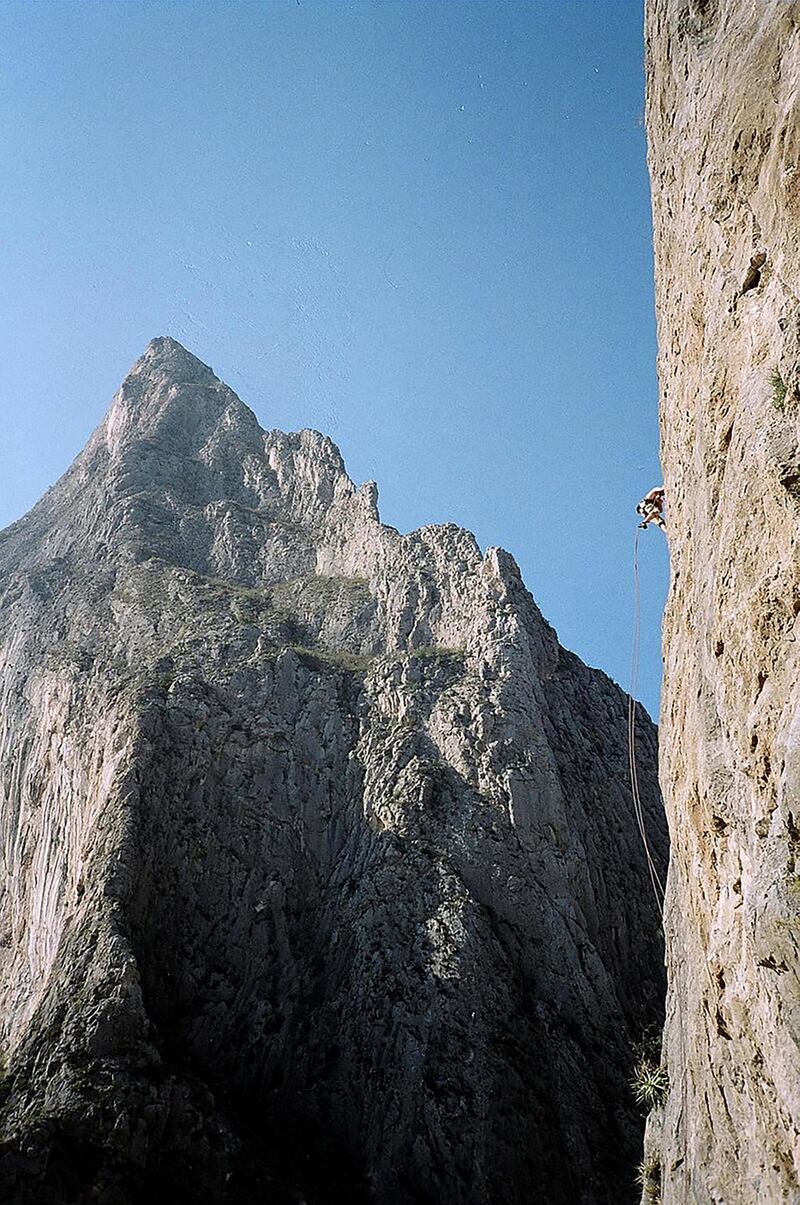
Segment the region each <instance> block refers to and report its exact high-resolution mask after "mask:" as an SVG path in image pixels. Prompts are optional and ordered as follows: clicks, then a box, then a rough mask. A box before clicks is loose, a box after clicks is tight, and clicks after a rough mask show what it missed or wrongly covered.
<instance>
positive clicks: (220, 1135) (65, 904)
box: [0, 301, 780, 1205]
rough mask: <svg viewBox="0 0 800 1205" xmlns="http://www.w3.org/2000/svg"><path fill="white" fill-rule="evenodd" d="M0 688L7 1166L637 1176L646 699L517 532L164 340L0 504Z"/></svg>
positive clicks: (487, 1194) (41, 1185)
mask: <svg viewBox="0 0 800 1205" xmlns="http://www.w3.org/2000/svg"><path fill="white" fill-rule="evenodd" d="M748 304H751V302H750V301H748ZM722 636H723V637H724V638H725V640H726V641H727V640H728V637H727V635H726V634H725V633H723V634H722ZM734 647H735V645H734ZM710 655H711V654H709V656H710ZM726 655H731V654H730V653H727V654H726ZM0 690H1V691H2V710H1V711H0V745H1V747H2V758H0V775H1V777H0V849H1V850H2V859H3V861H2V868H1V873H2V886H3V892H2V911H1V912H0V996H1V997H2V1007H0V1021H1V1023H2V1031H1V1035H0V1036H1V1037H2V1051H3V1063H2V1082H1V1084H0V1090H1V1095H0V1199H2V1200H3V1201H4V1202H9V1203H11V1202H14V1203H19V1205H67V1203H70V1205H71V1203H76V1202H78V1203H82V1202H89V1201H91V1202H103V1203H108V1205H127V1203H133V1202H140V1201H145V1200H150V1199H169V1200H171V1201H174V1202H192V1203H193V1205H196V1203H202V1202H208V1203H209V1205H211V1203H213V1205H217V1203H226V1202H259V1203H261V1202H268V1203H274V1205H283V1203H284V1202H286V1203H289V1202H295V1203H296V1205H299V1203H300V1202H307V1203H308V1205H335V1203H337V1202H342V1203H344V1202H347V1203H348V1205H357V1203H358V1202H367V1201H371V1202H379V1203H381V1205H406V1203H412V1202H413V1203H420V1205H422V1203H425V1202H430V1203H434V1202H435V1203H436V1205H468V1203H474V1205H487V1203H491V1205H512V1203H513V1205H517V1203H518V1205H523V1203H524V1205H531V1203H532V1202H534V1201H537V1202H538V1201H541V1202H552V1203H555V1205H558V1203H561V1202H563V1203H564V1205H567V1203H569V1205H576V1203H579V1202H587V1203H594V1202H598V1203H608V1205H620V1203H621V1202H624V1201H627V1200H632V1199H635V1195H636V1189H635V1186H634V1175H635V1166H636V1164H637V1163H638V1161H639V1159H640V1149H639V1148H640V1142H641V1121H640V1119H639V1117H638V1114H637V1111H636V1107H635V1103H634V1101H633V1098H632V1094H631V1090H630V1084H629V1081H630V1077H631V1070H632V1062H633V1056H632V1047H633V1046H634V1045H635V1044H636V1042H637V1041H639V1039H640V1038H641V1036H642V1034H643V1033H644V1032H645V1031H646V1030H647V1028H648V1026H650V1025H652V1023H653V1022H658V1021H659V1020H660V1009H661V999H662V990H663V985H662V963H663V957H662V947H661V939H660V917H659V915H658V909H657V907H656V904H655V901H654V900H653V898H652V895H651V893H650V885H649V878H648V872H647V868H646V864H645V859H644V855H643V850H642V845H641V840H640V836H639V833H638V831H637V827H636V823H635V820H634V815H633V809H632V804H631V798H630V792H629V788H628V770H627V746H626V698H625V696H624V694H623V693H622V692H621V691H620V689H619V688H618V687H617V686H615V685H614V684H613V683H612V682H611V681H609V679H608V678H606V677H605V676H604V675H603V674H602V673H600V672H598V671H596V670H591V669H588V668H587V667H586V666H585V665H583V664H582V663H581V662H580V661H579V660H578V659H577V658H576V657H575V656H573V655H572V654H570V653H568V652H566V651H565V650H564V649H562V648H561V647H560V646H559V644H558V641H557V639H556V636H555V633H554V632H553V630H552V628H550V627H549V626H548V624H547V623H546V622H545V621H544V619H543V618H542V616H541V614H540V613H539V611H538V609H537V607H536V605H535V604H534V602H533V599H532V598H531V595H530V594H529V593H528V591H527V590H526V589H525V586H524V585H523V583H522V581H521V578H520V574H519V571H518V569H517V566H516V565H515V563H514V560H513V559H512V557H511V556H510V555H509V554H508V553H506V552H503V551H501V550H499V549H497V548H490V549H489V550H488V551H487V552H486V553H485V555H484V554H482V553H481V551H480V549H479V548H478V545H477V544H476V541H475V539H474V538H473V537H472V536H471V535H470V534H469V533H467V532H465V531H463V530H461V529H459V528H457V527H455V526H452V525H449V524H444V525H435V526H430V527H423V528H421V529H420V530H418V531H415V532H412V533H410V534H409V535H401V534H399V533H398V532H397V531H396V530H394V529H393V528H391V527H388V526H385V525H383V524H382V523H381V522H380V519H379V516H378V509H377V491H376V487H375V485H374V484H373V483H372V482H368V483H366V484H365V485H363V486H361V487H360V488H356V487H355V486H354V485H353V483H352V482H351V481H350V479H349V478H348V476H347V473H346V471H345V468H344V465H343V463H342V459H341V457H340V455H339V452H338V451H337V449H336V447H335V446H334V445H333V444H332V443H331V441H330V440H329V439H327V438H326V437H324V436H323V435H320V434H318V433H316V432H314V431H301V432H300V433H299V434H291V435H287V434H284V433H282V432H279V431H268V432H265V431H263V430H261V428H260V427H259V424H258V422H257V421H256V418H255V416H254V415H253V413H252V412H251V411H250V410H249V409H248V408H247V407H246V406H245V405H244V404H243V403H242V402H241V401H239V399H238V398H237V397H236V395H235V394H234V393H232V391H231V390H230V389H228V388H227V387H226V386H225V385H224V384H222V383H221V382H220V381H219V380H218V379H217V378H216V377H215V376H214V374H213V372H212V371H211V369H209V368H208V367H206V366H205V365H204V364H201V363H200V361H199V360H197V359H195V357H194V356H192V355H190V354H189V353H188V352H187V351H186V350H185V349H184V348H182V347H181V346H180V344H178V343H176V342H175V341H174V340H172V339H169V338H160V339H155V340H154V341H153V342H152V343H151V344H150V345H149V347H148V348H147V350H146V352H145V354H144V355H143V356H142V358H141V359H140V360H139V361H138V362H137V363H136V365H135V366H134V368H133V370H132V371H131V373H130V375H129V376H128V377H127V379H126V380H125V382H124V384H123V385H122V387H121V389H120V390H119V392H118V394H117V396H116V397H115V399H114V401H113V404H112V406H111V409H110V411H109V413H108V414H107V416H106V418H105V419H104V421H103V422H102V423H101V425H100V426H99V427H98V429H97V430H96V432H95V433H94V435H93V436H92V438H91V440H90V441H89V443H88V445H87V446H86V448H85V449H84V451H83V452H82V453H81V454H80V455H79V456H78V458H77V460H76V461H75V462H74V464H73V465H72V467H71V468H70V469H69V470H68V472H67V473H66V474H65V475H64V476H63V477H62V478H61V480H60V481H59V482H58V483H57V484H56V485H55V486H54V487H53V488H52V489H50V490H49V491H48V493H46V494H45V495H44V497H43V498H42V499H41V501H40V502H39V503H38V504H37V505H36V506H35V507H34V508H33V510H31V511H30V513H29V514H28V515H26V516H25V517H24V518H23V519H22V520H20V521H19V522H18V523H15V524H14V525H13V526H12V527H10V528H8V529H7V530H6V531H5V532H3V533H2V534H0ZM637 732H638V741H637V748H636V754H637V761H638V767H639V778H640V783H641V788H642V794H643V798H644V804H645V809H646V814H647V822H648V826H649V830H650V839H651V843H652V845H653V847H654V849H655V851H656V856H657V859H658V861H659V863H660V865H661V867H662V869H663V863H664V858H665V853H666V834H665V825H664V819H663V813H662V810H661V803H660V797H659V793H658V787H657V782H656V769H655V763H656V738H655V730H654V728H653V727H652V725H651V724H650V723H649V721H648V720H647V718H646V716H645V715H644V713H643V712H642V711H641V710H639V712H638V722H637ZM752 756H753V758H754V759H757V758H758V757H759V756H760V751H759V750H756V751H754V752H753V754H752ZM720 772H721V771H720ZM723 819H725V817H723ZM771 949H772V947H770V950H771ZM764 950H765V955H764V956H765V958H766V957H767V953H768V952H767V947H766V946H764ZM759 974H763V975H764V976H778V975H779V974H780V971H779V969H778V968H772V969H769V968H768V969H765V970H763V971H759ZM698 979H699V976H698ZM776 981H777V980H776ZM700 986H701V985H700V983H699V982H698V989H699V987H700ZM720 990H721V991H722V990H730V989H723V988H720ZM721 1007H722V1009H723V1010H724V1011H723V1017H724V1024H725V1025H730V1026H731V1027H735V1023H736V1022H735V1014H733V1013H732V1011H731V1009H730V1007H729V1006H727V1005H726V1004H725V1003H724V1002H723V1004H722V1005H721Z"/></svg>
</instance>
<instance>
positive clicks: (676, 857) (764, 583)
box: [646, 0, 800, 1205]
mask: <svg viewBox="0 0 800 1205" xmlns="http://www.w3.org/2000/svg"><path fill="white" fill-rule="evenodd" d="M646 34H647V90H648V97H647V121H648V134H649V142H650V171H651V178H652V190H653V213H654V238H655V258H656V302H657V313H658V327H659V348H660V351H659V373H660V380H661V431H662V458H663V464H664V471H665V481H666V487H667V501H668V507H669V543H670V554H671V559H672V584H671V589H670V595H669V601H668V605H667V610H666V616H665V623H664V651H665V690H664V696H663V704H662V716H661V781H662V789H663V790H664V792H665V796H666V804H667V809H668V816H669V820H670V826H671V834H672V866H671V870H670V879H669V889H668V900H667V912H666V936H667V960H668V976H669V994H668V1006H667V1024H666V1031H665V1033H666V1040H665V1051H666V1058H667V1062H668V1067H669V1075H670V1081H671V1089H670V1092H669V1096H668V1100H667V1102H666V1107H665V1109H664V1111H663V1113H662V1112H661V1111H658V1112H657V1113H656V1114H654V1115H653V1116H652V1117H651V1121H650V1126H649V1139H648V1150H647V1153H646V1164H648V1165H649V1167H648V1174H649V1177H650V1181H649V1187H648V1191H649V1197H648V1199H651V1200H653V1199H655V1198H656V1194H657V1189H656V1184H657V1181H658V1177H659V1174H660V1176H661V1179H662V1190H661V1191H662V1196H663V1200H664V1201H665V1202H684V1201H685V1202H689V1201H691V1202H694V1203H697V1205H700V1203H702V1205H705V1203H706V1202H709V1203H710V1202H725V1205H737V1203H741V1205H750V1203H752V1202H762V1201H763V1202H779V1201H795V1202H796V1201H798V1200H800V1052H799V1051H798V1041H799V1040H800V982H799V981H798V970H799V969H800V960H799V958H798V945H799V944H800V664H799V655H800V562H799V561H798V536H799V535H800V369H799V362H800V121H798V117H799V116H800V114H799V113H798V85H799V81H800V5H798V4H795V3H786V2H785V0H650V2H649V3H648V4H647V18H646ZM659 1163H660V1165H661V1167H660V1171H659V1167H658V1164H659ZM646 1196H647V1193H646Z"/></svg>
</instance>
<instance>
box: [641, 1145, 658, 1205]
mask: <svg viewBox="0 0 800 1205" xmlns="http://www.w3.org/2000/svg"><path fill="white" fill-rule="evenodd" d="M636 1183H637V1184H638V1185H639V1187H640V1188H641V1190H642V1199H643V1202H644V1205H661V1164H660V1163H659V1161H658V1159H656V1158H655V1157H654V1156H652V1155H651V1156H650V1157H649V1158H648V1159H643V1160H642V1162H641V1163H640V1164H639V1166H638V1168H637V1170H636Z"/></svg>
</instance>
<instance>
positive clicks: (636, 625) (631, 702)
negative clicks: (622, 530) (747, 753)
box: [628, 525, 664, 914]
mask: <svg viewBox="0 0 800 1205" xmlns="http://www.w3.org/2000/svg"><path fill="white" fill-rule="evenodd" d="M640 633H641V595H640V591H639V527H638V525H637V527H636V533H635V535H634V537H633V643H632V646H631V688H630V690H629V691H628V770H629V771H630V779H631V797H632V799H633V811H634V814H635V816H636V825H637V827H638V829H639V834H640V836H641V838H642V845H643V847H644V856H645V858H646V860H647V869H648V872H649V874H650V882H651V884H652V887H653V895H654V896H655V897H656V904H657V905H658V910H659V912H661V913H662V914H663V908H664V885H663V884H662V882H661V879H660V877H659V874H658V870H657V868H656V864H655V862H654V861H653V855H652V853H651V852H650V844H649V842H648V840H647V828H646V825H645V814H644V806H643V804H642V797H641V794H640V792H639V775H638V773H637V768H636V699H635V693H636V689H637V682H638V678H639V645H640Z"/></svg>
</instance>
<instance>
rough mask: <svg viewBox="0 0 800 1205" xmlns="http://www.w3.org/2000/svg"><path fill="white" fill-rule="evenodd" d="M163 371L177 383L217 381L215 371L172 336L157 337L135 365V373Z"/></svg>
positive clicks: (133, 369) (148, 345) (133, 371)
mask: <svg viewBox="0 0 800 1205" xmlns="http://www.w3.org/2000/svg"><path fill="white" fill-rule="evenodd" d="M146 371H161V372H165V373H169V375H170V376H171V377H172V378H173V379H174V380H175V381H176V382H178V381H216V380H217V378H216V376H215V375H214V370H213V369H212V368H209V366H208V364H204V363H203V361H202V360H199V359H198V358H197V356H195V355H193V354H192V352H190V351H187V349H186V348H185V347H184V346H183V344H182V343H179V342H178V340H177V339H173V338H172V336H171V335H157V336H156V337H155V339H151V340H150V342H149V343H148V344H147V347H146V348H145V350H144V352H143V353H142V355H141V356H140V357H139V359H138V360H137V361H136V363H135V364H134V366H133V368H132V369H131V372H130V373H129V374H128V375H129V376H130V375H132V374H133V373H141V372H146Z"/></svg>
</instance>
